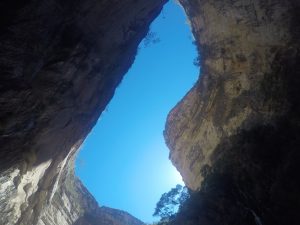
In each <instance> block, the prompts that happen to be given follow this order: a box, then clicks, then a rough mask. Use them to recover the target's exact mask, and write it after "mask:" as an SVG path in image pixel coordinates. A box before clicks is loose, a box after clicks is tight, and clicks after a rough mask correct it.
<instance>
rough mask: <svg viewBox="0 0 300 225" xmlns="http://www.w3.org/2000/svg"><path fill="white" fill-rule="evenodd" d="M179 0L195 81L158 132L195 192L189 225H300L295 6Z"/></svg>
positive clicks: (299, 29) (299, 55)
mask: <svg viewBox="0 0 300 225" xmlns="http://www.w3.org/2000/svg"><path fill="white" fill-rule="evenodd" d="M180 2H181V3H182V5H183V7H184V8H185V10H186V13H187V14H188V17H189V19H190V23H191V26H192V28H193V33H194V36H195V39H196V42H197V45H198V49H199V52H200V56H201V58H200V65H201V76H200V79H199V81H198V82H197V84H196V85H195V86H194V87H193V89H192V90H191V91H190V92H189V93H188V94H187V95H186V96H185V98H184V99H183V100H182V101H181V102H180V103H178V104H177V106H176V107H175V108H174V109H173V110H172V111H171V112H170V114H169V116H168V119H167V124H166V128H165V132H164V134H165V138H166V142H167V144H168V146H169V148H170V149H171V151H170V159H171V160H172V162H173V164H174V165H175V166H176V167H177V169H178V170H179V171H180V173H181V174H182V176H183V179H184V181H185V183H186V184H187V185H188V186H189V187H190V188H191V189H193V190H198V191H200V194H201V196H202V200H201V201H202V203H201V204H202V205H201V206H199V208H200V210H199V213H198V215H197V216H198V217H197V218H198V219H197V220H196V222H195V219H194V220H191V221H193V223H191V224H228V225H229V224H230V225H232V224H243V225H246V224H256V225H262V224H272V225H274V224H278V225H279V224H280V225H282V224H299V221H300V218H299V213H298V212H299V209H300V199H299V190H300V179H299V178H300V177H299V173H298V172H297V171H299V169H300V168H299V165H300V164H299V163H300V153H299V146H300V140H299V138H300V132H299V131H300V129H299V128H300V127H299V125H300V118H299V115H300V108H299V105H300V89H299V85H300V64H299V62H300V43H299V38H300V17H299V9H300V1H298V0H287V1H281V0H269V1H259V0H222V1H221V0H220V1H219V0H181V1H180ZM221 180H222V182H221V183H220V181H221ZM185 220H186V221H184V222H187V220H188V218H185ZM181 222H183V221H181ZM179 224H182V223H179Z"/></svg>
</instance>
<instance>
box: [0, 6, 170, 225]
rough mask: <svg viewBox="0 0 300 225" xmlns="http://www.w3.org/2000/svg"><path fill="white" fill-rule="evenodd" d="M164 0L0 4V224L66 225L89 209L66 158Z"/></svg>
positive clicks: (126, 66)
mask: <svg viewBox="0 0 300 225" xmlns="http://www.w3.org/2000/svg"><path fill="white" fill-rule="evenodd" d="M164 2H165V1H164V0H151V1H147V0H122V1H121V0H109V1H108V0H66V1H59V0H30V1H20V0H10V1H1V3H0V15H1V20H0V71H1V76H0V106H1V111H0V144H1V149H0V213H1V216H0V224H5V225H9V224H24V225H31V224H45V225H50V224H60V225H62V224H73V223H74V222H75V221H76V220H77V219H78V218H79V217H83V216H84V215H85V214H86V213H90V210H92V209H93V208H95V207H96V208H97V207H98V206H97V204H96V203H95V201H93V203H92V204H89V202H90V201H89V200H88V199H89V198H90V197H88V196H85V195H87V194H86V193H87V192H82V190H83V187H82V185H81V184H79V183H78V182H77V181H76V180H74V179H73V178H72V177H73V175H72V174H73V169H72V167H73V161H74V157H75V154H76V152H77V150H78V148H79V146H80V144H81V143H82V142H83V140H84V138H85V137H86V135H87V134H88V132H89V131H90V130H91V128H92V127H93V125H94V124H95V123H96V121H97V119H98V117H99V115H100V114H101V112H102V111H103V110H104V108H105V106H106V105H107V103H108V102H109V100H110V99H111V98H112V96H113V94H114V90H115V88H116V87H117V85H118V84H119V83H120V81H121V80H122V76H123V75H124V74H125V73H126V72H127V70H128V69H129V67H130V66H131V64H132V63H133V60H134V58H135V55H136V52H137V46H138V44H139V42H140V41H141V40H142V38H143V37H144V36H145V35H146V33H147V32H148V27H149V24H150V23H151V21H152V20H153V19H154V18H155V17H156V16H157V15H158V14H159V12H160V10H161V8H162V5H163V3H164ZM99 160H100V159H99ZM68 175H70V176H71V177H67V176H68ZM66 185H67V186H66ZM85 205H88V207H84V206H85ZM81 222H82V220H81ZM83 222H84V221H83ZM98 222H99V223H98V224H102V223H100V221H98ZM111 224H112V223H111ZM114 224H128V223H125V222H124V223H114ZM129 224H133V223H129ZM137 224H138V223H137ZM140 224H141V222H140Z"/></svg>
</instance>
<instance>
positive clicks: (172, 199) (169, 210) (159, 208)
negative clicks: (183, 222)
mask: <svg viewBox="0 0 300 225" xmlns="http://www.w3.org/2000/svg"><path fill="white" fill-rule="evenodd" d="M188 198H189V193H188V189H187V188H186V187H183V186H181V185H180V184H177V185H176V187H175V188H172V189H171V190H170V191H169V192H167V193H164V194H162V196H161V197H160V199H159V201H158V202H157V204H156V208H155V211H154V213H153V216H157V217H160V218H161V222H165V221H170V220H172V219H173V218H174V217H175V215H176V213H177V212H178V210H179V208H180V205H182V204H183V203H184V202H185V201H186V200H187V199H188Z"/></svg>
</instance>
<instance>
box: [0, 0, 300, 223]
mask: <svg viewBox="0 0 300 225" xmlns="http://www.w3.org/2000/svg"><path fill="white" fill-rule="evenodd" d="M180 2H181V4H182V5H183V7H184V9H185V10H186V12H187V15H188V17H189V19H190V22H191V26H192V28H193V33H194V36H195V39H196V43H197V46H198V48H199V52H200V54H201V59H200V62H201V77H200V79H199V81H198V82H197V84H196V85H195V86H194V87H193V89H192V90H191V91H190V92H189V93H188V94H187V95H186V96H185V98H184V99H183V100H182V101H181V102H180V103H179V104H178V105H177V106H176V107H175V108H174V109H173V110H172V112H171V113H170V115H169V117H168V120H167V125H166V129H165V137H166V142H167V144H168V146H169V147H170V149H171V152H170V159H171V160H172V162H173V163H174V165H175V166H176V167H177V169H178V170H179V171H180V172H181V174H182V176H183V178H184V181H185V182H186V184H187V185H188V186H189V187H190V188H191V189H193V190H201V193H203V196H206V197H205V198H204V199H205V200H203V201H202V202H201V207H202V208H201V211H200V213H199V214H198V217H197V221H195V220H193V221H188V220H189V219H188V218H187V219H184V220H182V221H181V222H179V224H180V225H182V224H200V223H201V224H202V225H214V224H216V225H217V224H226V225H227V224H228V225H234V224H236V225H240V224H243V225H247V224H249V225H250V224H256V225H262V224H270V225H276V224H278V225H282V224H289V225H293V224H295V225H296V224H299V221H300V218H299V216H298V212H299V209H300V199H299V190H300V184H299V180H300V179H299V175H298V172H297V171H299V165H298V164H299V162H300V152H299V147H298V146H300V140H299V137H300V134H299V133H300V132H299V125H300V120H299V115H300V108H299V106H300V104H299V103H300V101H299V98H300V97H299V96H300V95H299V86H300V79H299V77H300V72H299V71H300V66H299V65H300V64H299V61H300V51H299V38H300V28H299V20H300V18H299V14H298V12H299V10H300V2H299V0H286V1H282V0H268V1H259V0H181V1H180ZM164 3H165V0H151V1H149V0H65V1H59V0H47V1H46V0H30V1H21V0H10V1H8V0H4V1H1V2H0V13H1V20H0V71H1V76H0V105H1V111H0V143H1V149H0V212H1V217H0V224H5V225H12V224H20V225H31V224H32V225H36V224H38V225H56V224H60V225H70V224H77V225H89V224H91V225H95V224H116V225H123V224H131V225H135V224H142V222H140V221H138V220H136V219H135V218H133V217H132V216H130V215H128V214H127V213H125V212H122V211H118V210H113V209H108V208H103V207H102V208H101V207H100V208H99V207H98V205H97V203H96V202H95V200H94V199H93V197H92V196H91V195H90V194H89V193H88V191H87V190H86V189H85V188H84V187H83V185H82V184H81V182H80V181H78V180H77V178H75V177H74V171H73V163H74V158H75V156H76V152H77V150H78V148H79V146H80V144H81V143H82V141H83V140H84V138H85V137H86V135H87V134H88V132H89V131H90V130H91V128H92V126H93V125H94V124H95V122H96V120H97V118H98V117H99V116H100V114H101V112H102V111H103V110H104V108H105V106H106V105H107V103H108V102H109V100H110V99H111V97H112V96H113V93H114V90H115V88H116V87H117V85H118V84H119V83H120V82H121V80H122V76H123V75H124V74H125V73H126V71H127V70H128V68H129V67H130V65H131V64H132V62H133V60H134V57H135V54H136V51H137V46H138V43H139V42H140V41H141V39H142V38H143V37H144V36H145V35H146V33H147V31H148V27H149V24H150V22H151V21H152V20H153V19H154V18H155V17H156V16H157V15H158V13H159V12H160V10H161V8H162V5H163V4H164ZM211 187H212V188H211Z"/></svg>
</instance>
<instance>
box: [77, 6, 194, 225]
mask: <svg viewBox="0 0 300 225" xmlns="http://www.w3.org/2000/svg"><path fill="white" fill-rule="evenodd" d="M193 42H194V40H193V36H192V33H191V30H190V27H189V25H188V21H187V18H186V15H185V14H184V11H183V9H182V8H181V6H180V5H179V4H178V3H175V2H174V1H170V2H169V3H167V4H166V5H165V6H164V9H163V11H162V13H161V14H160V16H159V17H158V18H157V19H156V20H155V21H154V22H153V23H152V25H151V28H150V31H149V33H148V35H147V37H146V38H145V39H144V40H143V42H141V44H140V46H139V51H138V54H137V56H136V59H135V62H134V64H133V65H132V67H131V69H130V70H129V72H128V73H127V75H126V76H125V77H124V79H123V81H122V83H121V84H120V86H119V87H118V88H117V90H116V93H115V95H114V97H113V99H112V101H111V102H110V104H109V105H108V106H107V109H106V110H105V112H104V113H103V114H102V116H101V117H100V119H99V121H98V123H97V125H96V126H95V127H94V128H93V130H92V132H91V133H90V134H89V136H88V138H87V139H86V141H85V142H84V144H83V146H82V150H81V151H80V153H79V156H78V159H77V163H76V173H77V175H78V176H79V178H80V179H81V180H82V181H83V183H84V185H85V186H86V187H87V188H88V189H89V191H91V193H92V194H93V196H94V197H95V198H96V199H97V201H98V202H99V204H100V205H105V206H109V207H113V208H117V209H121V210H125V211H127V212H129V213H131V214H132V215H134V216H136V217H137V218H139V219H141V220H143V221H144V222H153V220H154V218H153V217H152V213H153V212H154V207H155V205H156V202H157V201H158V200H159V198H160V196H161V194H163V193H164V192H167V191H169V190H170V189H171V188H172V187H175V185H176V184H178V183H181V184H183V183H182V180H181V176H180V174H179V173H178V172H177V170H176V169H175V167H173V165H172V164H171V161H170V160H169V159H168V154H169V150H168V149H167V147H166V145H165V141H164V138H163V134H162V133H163V130H164V126H165V121H166V117H167V114H168V112H169V111H170V110H171V109H172V108H173V107H174V106H175V105H176V104H177V102H178V101H179V100H180V99H182V97H183V96H184V95H185V94H186V93H187V92H188V91H189V89H190V88H191V87H192V86H193V85H194V83H195V82H196V80H197V78H198V74H199V67H197V66H195V65H193V61H194V60H195V59H196V58H197V54H198V53H197V50H196V46H195V45H194V44H193ZM156 219H157V218H156Z"/></svg>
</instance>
